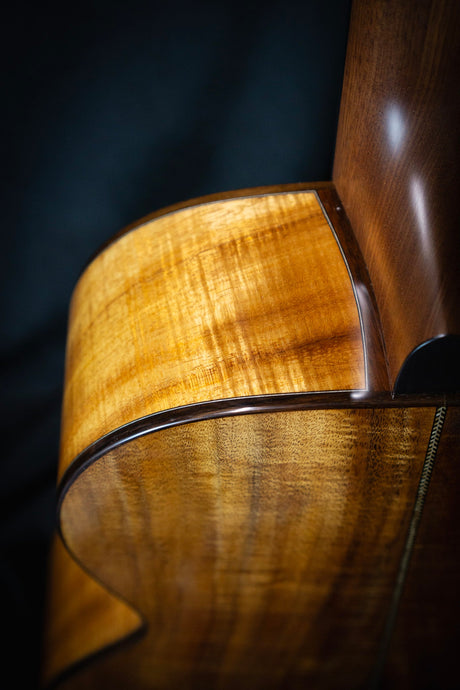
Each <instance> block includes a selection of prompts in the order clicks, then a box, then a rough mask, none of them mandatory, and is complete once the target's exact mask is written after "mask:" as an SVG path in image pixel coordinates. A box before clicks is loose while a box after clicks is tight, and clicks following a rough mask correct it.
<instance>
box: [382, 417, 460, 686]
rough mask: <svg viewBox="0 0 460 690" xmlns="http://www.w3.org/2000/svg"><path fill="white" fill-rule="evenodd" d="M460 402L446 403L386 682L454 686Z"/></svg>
mask: <svg viewBox="0 0 460 690" xmlns="http://www.w3.org/2000/svg"><path fill="white" fill-rule="evenodd" d="M459 505H460V408H459V407H456V408H455V407H453V408H450V409H448V411H447V417H446V421H445V424H444V431H443V434H442V436H441V442H440V445H439V449H438V453H437V458H436V461H435V465H434V470H433V475H432V479H431V482H430V488H429V491H428V495H427V499H426V502H425V506H424V510H423V516H422V521H421V524H420V528H419V532H418V538H417V542H416V547H415V549H414V553H413V557H412V562H411V566H410V569H409V572H408V577H407V580H406V585H405V588H404V593H403V597H402V600H401V605H400V609H399V615H398V618H397V620H396V627H395V632H394V635H393V640H392V644H391V647H390V650H389V655H388V662H387V665H386V668H385V680H386V682H385V686H384V687H385V688H388V690H390V689H393V688H404V690H406V689H407V690H412V689H414V690H415V689H417V690H418V689H420V690H428V689H430V690H431V689H433V688H436V689H439V690H441V688H442V690H454V689H456V688H458V686H459V669H458V644H459V640H460V597H459V596H458V586H459V573H460V523H459V521H458V519H457V514H458V506H459Z"/></svg>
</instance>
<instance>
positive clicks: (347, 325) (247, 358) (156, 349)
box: [60, 192, 366, 475]
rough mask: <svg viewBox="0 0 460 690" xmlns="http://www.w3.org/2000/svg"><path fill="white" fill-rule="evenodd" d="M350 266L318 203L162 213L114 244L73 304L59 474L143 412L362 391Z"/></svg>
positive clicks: (293, 197)
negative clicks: (249, 397) (239, 399)
mask: <svg viewBox="0 0 460 690" xmlns="http://www.w3.org/2000/svg"><path fill="white" fill-rule="evenodd" d="M365 373H366V372H365V361H364V346H363V341H362V336H361V325H360V320H359V313H358V309H357V304H356V300H355V296H354V293H353V288H352V284H351V279H350V276H349V274H348V270H347V266H346V264H345V261H344V259H343V256H342V254H341V251H340V249H339V246H338V244H337V241H336V238H335V236H334V234H333V232H332V230H331V228H330V226H329V224H328V221H327V219H326V217H325V216H324V213H323V211H322V209H321V206H320V204H319V203H318V199H317V196H316V195H315V193H314V192H303V193H302V192H286V193H278V194H262V195H255V196H249V197H246V198H245V197H242V198H235V199H224V200H223V201H220V202H219V201H216V200H215V201H213V202H210V203H202V204H199V205H197V206H191V207H189V208H185V209H181V210H178V211H176V212H172V213H168V214H166V215H164V216H160V217H157V218H155V219H153V220H151V221H148V222H146V223H144V224H142V225H141V226H140V227H138V228H137V229H133V230H131V231H130V232H129V233H127V234H124V235H123V236H121V237H120V238H119V239H118V240H117V241H116V242H114V243H112V244H111V245H110V246H108V247H107V248H106V249H105V251H103V252H102V253H101V254H99V255H98V256H97V257H96V258H95V259H94V261H93V262H92V263H91V264H90V265H89V266H88V268H87V269H86V271H85V272H84V274H83V275H82V277H81V278H80V281H79V283H78V284H77V287H76V290H75V292H74V296H73V299H72V305H71V313H70V323H69V333H68V342H67V360H66V379H65V397H64V404H63V423H62V434H61V448H62V452H61V460H60V474H61V475H62V473H63V471H64V470H65V469H66V468H67V467H68V465H69V463H70V462H71V461H72V460H73V459H74V458H75V456H76V455H77V454H78V453H79V452H81V451H82V450H83V449H84V448H85V447H86V446H88V445H89V444H90V443H92V442H93V441H95V440H97V439H98V438H99V437H101V436H103V435H104V434H106V433H108V432H110V431H112V430H113V429H116V428H117V427H119V426H121V425H123V424H126V423H128V422H131V421H132V420H135V419H138V418H140V417H143V416H145V415H147V414H151V413H153V412H157V411H159V410H166V409H169V408H172V407H175V406H178V405H186V404H190V403H196V402H199V401H204V400H213V399H220V398H234V397H237V396H246V395H261V394H276V393H289V392H298V391H324V390H326V391H329V390H350V389H363V388H365V386H366V375H365Z"/></svg>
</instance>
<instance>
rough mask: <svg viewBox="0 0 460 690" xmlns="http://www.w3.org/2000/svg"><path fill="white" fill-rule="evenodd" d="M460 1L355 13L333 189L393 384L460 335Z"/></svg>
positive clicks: (371, 6)
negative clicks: (356, 251)
mask: <svg viewBox="0 0 460 690" xmlns="http://www.w3.org/2000/svg"><path fill="white" fill-rule="evenodd" d="M459 71H460V4H459V3H458V2H451V1H450V0H420V2H417V3H414V2H412V1H411V0H398V1H395V0H391V1H390V2H388V1H387V0H375V1H373V2H367V1H366V0H358V1H357V2H355V3H354V4H353V9H352V16H351V27H350V35H349V43H348V53H347V60H346V68H345V77H344V87H343V96H342V104H341V111H340V121H339V128H338V138H337V147H336V155H335V165H334V175H333V178H334V181H335V184H336V187H337V191H338V193H339V196H340V198H341V200H342V202H343V204H344V207H345V209H346V212H347V214H348V217H349V219H350V221H351V225H352V227H353V229H354V232H355V234H356V238H357V240H358V243H359V245H360V248H361V251H362V253H363V255H364V259H365V262H366V264H367V267H368V270H369V273H370V276H371V280H372V284H373V286H374V290H375V295H376V299H377V304H378V308H379V311H380V316H381V320H382V327H383V333H384V337H385V343H386V348H387V355H388V360H389V371H390V379H391V382H392V385H394V384H395V382H396V378H397V376H398V373H399V371H400V369H401V367H402V366H403V364H404V361H405V359H406V357H407V356H408V355H409V354H410V353H411V351H412V350H413V349H414V348H416V347H417V346H418V345H420V344H421V343H423V342H425V341H427V340H429V339H430V338H434V337H437V336H440V335H445V334H457V335H459V334H460V310H459V308H458V306H459V303H460V291H459V286H460V281H459V273H458V266H459V264H460V255H459V250H460V243H459V241H458V222H457V216H458V213H457V208H456V198H457V194H458V192H457V187H458V179H459V173H460V170H459V155H458V152H459V146H460V137H459V133H460V92H459V89H458V87H457V77H458V74H459Z"/></svg>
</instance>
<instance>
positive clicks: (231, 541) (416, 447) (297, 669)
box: [51, 408, 434, 690]
mask: <svg viewBox="0 0 460 690" xmlns="http://www.w3.org/2000/svg"><path fill="white" fill-rule="evenodd" d="M433 413H434V410H433V409H432V408H431V409H430V408H413V409H405V408H386V409H376V410H372V409H356V410H347V409H344V410H307V411H297V412H284V413H271V414H259V415H246V416H235V417H228V418H221V419H212V420H208V421H203V422H197V423H194V424H188V425H186V426H178V427H172V428H169V429H165V430H163V431H159V432H157V433H153V434H149V435H147V436H143V437H141V438H138V439H135V440H133V441H131V442H130V443H129V444H128V445H126V446H120V447H118V448H116V449H115V450H113V451H111V452H109V453H107V454H106V455H105V456H103V457H102V458H100V459H99V460H97V461H96V462H94V463H93V464H92V465H91V466H90V467H88V468H87V469H86V470H85V471H84V472H82V473H81V474H80V475H78V476H77V477H76V478H75V480H74V482H73V483H72V484H71V485H70V486H69V487H68V490H67V493H66V494H65V497H64V500H63V503H62V507H61V526H62V532H63V536H64V539H65V541H66V543H67V545H68V546H69V548H70V549H71V551H72V552H73V554H74V555H75V556H76V557H77V559H78V560H80V561H81V562H83V563H84V564H85V566H86V567H87V568H89V570H90V571H91V572H92V573H94V574H95V575H96V576H97V577H98V578H99V579H100V580H101V582H103V583H104V584H105V585H106V586H108V587H109V588H110V589H111V590H112V591H114V592H118V593H119V594H121V595H122V597H123V598H124V599H126V600H127V601H128V602H129V603H130V604H131V605H132V606H133V607H134V608H135V609H136V610H138V611H139V612H140V613H141V614H142V617H143V618H144V619H145V620H146V624H147V625H146V634H145V637H144V638H143V639H142V640H141V641H139V642H138V643H136V644H133V645H131V646H128V647H126V648H123V647H119V648H118V650H117V653H116V654H112V655H108V656H106V657H104V656H101V657H100V658H99V659H98V660H94V662H93V663H92V664H91V665H90V666H88V667H87V668H86V669H84V668H82V669H81V670H80V671H79V672H78V673H76V674H75V675H73V676H72V677H71V678H69V680H68V681H67V682H63V683H62V687H63V688H69V689H70V688H72V689H76V688H85V689H86V688H87V689H90V688H126V687H135V688H136V689H138V690H143V689H144V688H153V687H154V688H179V687H187V688H204V687H206V688H217V687H219V688H229V689H230V688H231V689H232V690H233V688H235V687H240V688H248V689H249V688H251V689H252V688H280V687H289V688H300V687H305V686H306V685H308V686H311V687H315V688H350V687H361V686H362V685H363V683H364V682H365V681H366V680H367V678H368V677H369V674H370V672H371V670H372V665H373V662H374V657H375V652H376V648H377V647H378V644H379V639H380V635H381V631H382V627H383V625H384V621H385V615H386V609H387V605H388V602H389V601H390V599H391V595H392V589H393V584H394V580H395V578H396V574H397V571H398V567H399V561H400V557H401V551H402V549H403V546H404V542H405V535H406V531H407V526H408V523H409V520H410V515H411V510H412V506H413V502H414V497H415V493H416V490H417V485H418V481H419V477H420V471H421V466H422V464H423V458H424V454H425V449H426V445H427V441H428V438H429V435H430V430H431V425H432V420H433ZM395 494H397V496H398V500H394V499H395ZM57 615H59V611H57ZM86 616H87V617H88V619H90V618H91V611H87V612H86ZM85 620H86V619H85V614H84V612H81V611H80V612H78V611H76V612H75V625H74V629H78V630H80V634H81V635H82V636H83V638H84V640H85V643H86V644H88V642H89V641H90V639H91V627H89V626H88V625H85V624H84V621H85ZM68 623H69V621H67V624H68ZM127 632H129V629H128V628H127ZM97 649H98V644H97V642H96V640H95V646H94V649H93V651H94V652H96V651H97ZM51 651H52V653H57V652H58V650H57V648H56V647H55V648H54V649H52V650H51ZM51 665H52V663H51Z"/></svg>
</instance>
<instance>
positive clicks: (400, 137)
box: [385, 103, 406, 154]
mask: <svg viewBox="0 0 460 690" xmlns="http://www.w3.org/2000/svg"><path fill="white" fill-rule="evenodd" d="M385 116H386V129H387V137H388V142H389V144H390V148H391V151H392V153H393V154H396V153H398V151H399V150H400V148H401V146H402V144H403V141H404V138H405V134H406V124H405V122H404V118H403V115H402V112H401V109H400V108H399V107H398V106H397V105H395V104H394V103H392V104H391V105H389V106H388V107H387V109H386V113H385Z"/></svg>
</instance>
